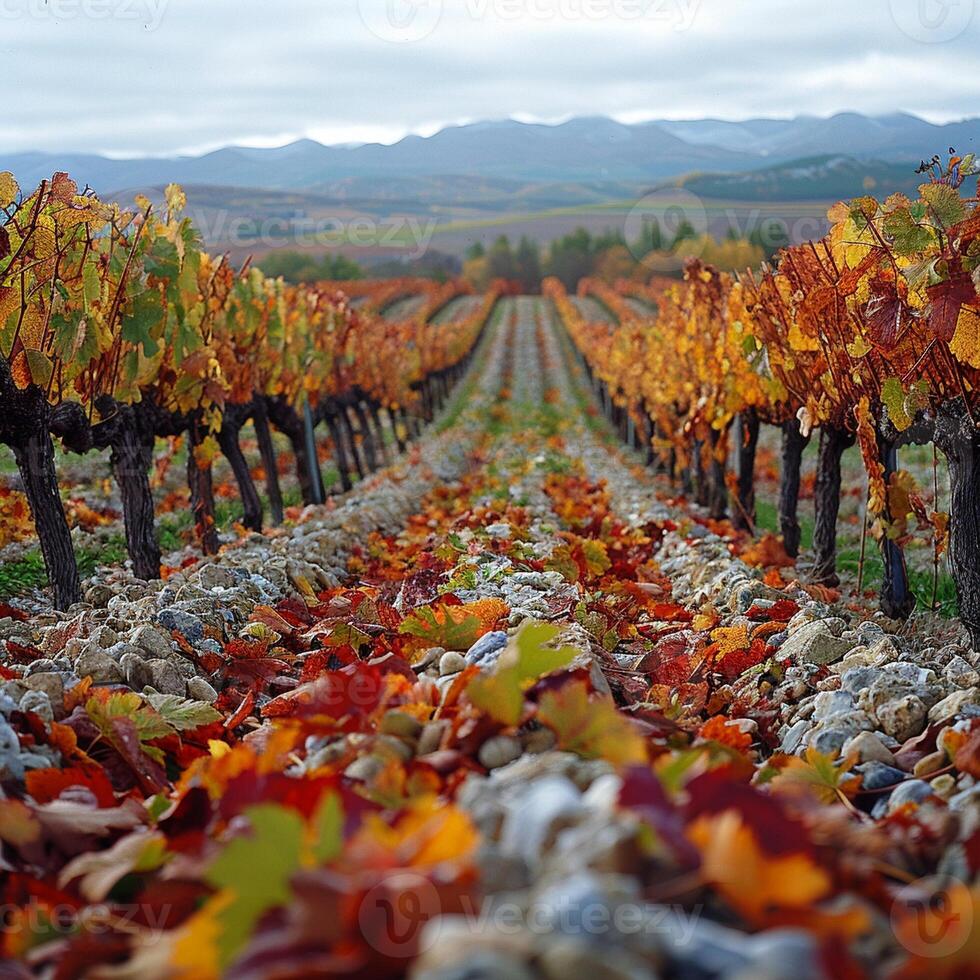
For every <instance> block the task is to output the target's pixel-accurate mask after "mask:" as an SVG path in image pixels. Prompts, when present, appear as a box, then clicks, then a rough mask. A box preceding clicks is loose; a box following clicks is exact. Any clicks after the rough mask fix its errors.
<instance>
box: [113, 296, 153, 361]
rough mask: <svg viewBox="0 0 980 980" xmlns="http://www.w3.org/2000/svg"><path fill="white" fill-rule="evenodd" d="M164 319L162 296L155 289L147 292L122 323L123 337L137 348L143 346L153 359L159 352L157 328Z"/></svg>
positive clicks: (135, 302) (136, 301)
mask: <svg viewBox="0 0 980 980" xmlns="http://www.w3.org/2000/svg"><path fill="white" fill-rule="evenodd" d="M162 318H163V305H162V302H161V298H160V294H159V293H158V292H157V291H156V290H153V289H148V290H145V291H144V292H142V293H140V294H139V295H138V296H137V297H136V298H135V299H134V300H133V305H132V309H131V310H130V313H129V315H128V316H126V317H124V318H123V321H122V335H123V339H124V340H128V341H129V342H130V343H131V344H134V345H135V346H137V347H140V346H142V348H143V353H144V354H145V355H146V356H147V357H153V356H155V354H156V353H157V351H158V350H159V346H158V345H157V342H156V340H155V339H154V333H155V328H156V327H158V326H159V325H160V323H161V320H162Z"/></svg>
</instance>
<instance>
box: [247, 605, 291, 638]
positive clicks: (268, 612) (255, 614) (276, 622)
mask: <svg viewBox="0 0 980 980" xmlns="http://www.w3.org/2000/svg"><path fill="white" fill-rule="evenodd" d="M249 622H252V623H261V624H262V625H263V626H268V627H269V629H271V630H275V632H276V633H278V634H279V635H280V636H290V635H292V633H293V631H294V630H295V626H294V624H292V623H290V622H289V620H287V619H286V618H285V617H284V616H281V615H280V614H279V613H278V612H277V611H276V610H275V609H273V608H272V606H261V605H259V606H256V607H255V608H254V609H253V610H252V615H251V616H250V617H249Z"/></svg>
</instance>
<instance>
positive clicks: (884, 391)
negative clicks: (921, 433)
mask: <svg viewBox="0 0 980 980" xmlns="http://www.w3.org/2000/svg"><path fill="white" fill-rule="evenodd" d="M881 401H882V404H883V405H884V406H885V408H886V409H887V411H888V418H889V419H891V423H892V425H894V426H895V428H896V429H898V431H899V432H904V431H905V430H906V429H907V428H908V427H909V426H910V425H911V424H912V419H911V418H910V417H909V414H908V412H907V411H906V408H905V389H904V388H903V387H902V382H901V381H899V380H898V378H886V379H885V382H884V384H882V386H881Z"/></svg>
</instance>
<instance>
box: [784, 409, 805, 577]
mask: <svg viewBox="0 0 980 980" xmlns="http://www.w3.org/2000/svg"><path fill="white" fill-rule="evenodd" d="M782 432H783V437H782V447H781V455H782V466H781V467H780V476H779V530H780V533H781V534H782V536H783V547H784V548H785V549H786V554H787V555H789V556H790V558H796V557H797V555H799V553H800V538H801V536H802V532H801V529H800V522H799V519H798V517H797V513H798V508H799V501H800V468H801V466H802V464H803V450H804V449H806V447H807V443H809V441H810V437H809V436H804V435H803V433H802V432H801V431H800V423H799V421H798V420H797V419H790V420H789V421H788V422H784V423H783V425H782Z"/></svg>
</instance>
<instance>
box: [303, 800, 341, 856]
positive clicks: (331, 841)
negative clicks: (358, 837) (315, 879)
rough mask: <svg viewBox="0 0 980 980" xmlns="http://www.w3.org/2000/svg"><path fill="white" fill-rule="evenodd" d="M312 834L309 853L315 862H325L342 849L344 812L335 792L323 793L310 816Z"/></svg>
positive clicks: (338, 853) (338, 854) (337, 854)
mask: <svg viewBox="0 0 980 980" xmlns="http://www.w3.org/2000/svg"><path fill="white" fill-rule="evenodd" d="M310 830H311V831H312V834H313V844H312V847H311V853H312V855H313V858H314V860H315V861H316V862H317V864H327V863H329V862H330V861H333V860H334V859H335V858H337V857H339V856H340V853H341V851H343V849H344V813H343V810H342V809H341V807H340V797H339V796H338V795H337V794H336V793H324V795H323V799H322V800H320V804H319V806H318V807H317V808H316V811H315V812H314V814H313V816H312V817H311V818H310Z"/></svg>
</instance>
